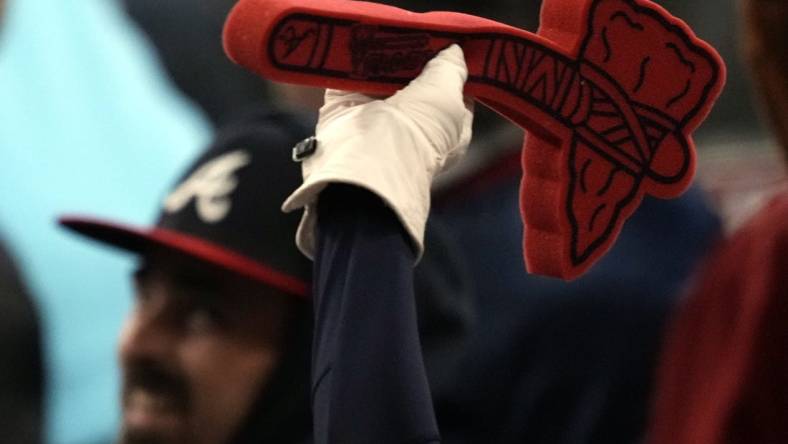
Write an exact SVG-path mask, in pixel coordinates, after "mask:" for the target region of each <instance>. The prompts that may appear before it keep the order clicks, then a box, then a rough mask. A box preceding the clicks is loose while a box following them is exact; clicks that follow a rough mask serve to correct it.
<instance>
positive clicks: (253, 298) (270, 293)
mask: <svg viewBox="0 0 788 444" xmlns="http://www.w3.org/2000/svg"><path fill="white" fill-rule="evenodd" d="M138 271H142V273H138V278H139V277H140V276H141V277H143V278H144V279H145V280H146V282H147V283H151V282H158V283H160V284H166V286H167V287H169V288H170V289H174V290H179V291H178V293H180V294H182V295H184V296H186V297H190V295H191V297H198V296H199V297H215V298H217V299H220V300H221V301H225V302H228V303H229V302H239V301H240V302H245V303H255V304H266V303H270V302H271V301H272V300H279V299H282V298H285V297H286V296H285V295H283V294H281V293H280V292H279V291H277V290H276V289H274V288H272V287H270V286H269V285H266V284H264V283H262V282H258V281H255V280H253V279H248V278H245V277H243V276H241V275H239V274H237V273H233V272H231V271H228V270H225V269H223V268H221V267H219V266H216V265H213V264H210V263H206V262H203V261H201V260H198V259H194V258H191V257H189V256H187V255H183V254H178V253H173V252H168V251H152V252H148V253H146V254H144V255H143V256H141V257H140V260H139V266H138Z"/></svg>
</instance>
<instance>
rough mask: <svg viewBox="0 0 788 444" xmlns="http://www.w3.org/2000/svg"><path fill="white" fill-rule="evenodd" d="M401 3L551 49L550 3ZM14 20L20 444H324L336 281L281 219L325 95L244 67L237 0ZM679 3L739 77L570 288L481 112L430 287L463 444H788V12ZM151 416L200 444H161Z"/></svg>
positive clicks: (8, 37)
mask: <svg viewBox="0 0 788 444" xmlns="http://www.w3.org/2000/svg"><path fill="white" fill-rule="evenodd" d="M383 2H384V3H389V4H392V5H395V6H399V7H402V8H405V9H409V10H412V11H417V12H420V11H429V10H453V11H460V12H466V13H471V14H475V15H479V16H484V17H488V18H492V19H495V20H498V21H501V22H504V23H508V24H512V25H515V26H518V27H521V28H524V29H528V30H532V31H535V30H536V29H537V26H538V17H539V7H540V2H539V1H538V0H525V1H521V2H516V1H514V0H488V1H471V0H464V1H449V0H440V1H435V0H432V1H429V2H427V1H421V0H386V1H383ZM5 3H6V4H3V2H2V1H0V10H2V11H3V13H2V18H1V19H0V23H2V25H0V240H1V241H2V246H0V247H1V248H2V249H1V250H0V253H2V254H0V442H4V443H5V442H7V443H43V442H47V443H57V444H98V443H109V442H116V441H118V437H120V442H124V443H157V442H205V443H211V442H214V443H219V442H275V443H291V442H292V443H306V442H310V441H309V437H310V433H311V420H310V418H309V408H310V404H309V402H310V387H309V374H308V371H309V361H310V350H309V346H310V344H309V340H310V338H311V336H312V330H311V329H312V326H311V324H310V316H309V313H310V307H309V302H308V297H304V296H306V295H307V294H308V290H307V289H308V287H309V284H310V280H311V271H310V269H309V262H308V261H306V259H305V258H303V257H302V256H301V255H300V254H299V253H298V251H297V250H296V249H295V246H294V244H293V238H294V236H295V229H296V225H297V223H298V217H297V216H293V215H291V216H287V217H285V216H284V215H280V213H279V206H280V205H281V202H282V201H283V200H284V197H285V196H287V193H288V192H289V191H291V190H292V189H294V188H295V187H297V186H298V184H299V183H300V169H299V168H298V166H297V165H295V164H293V163H291V162H290V161H289V155H290V148H291V147H292V146H293V145H295V144H296V143H298V142H299V141H300V140H302V139H304V138H305V137H307V136H309V135H310V134H311V133H312V131H313V128H314V124H315V121H316V118H317V110H318V108H319V106H320V104H321V103H322V98H323V96H322V93H323V91H321V90H316V89H313V88H307V87H293V86H284V85H278V84H272V83H268V82H266V81H263V80H261V79H260V78H258V77H256V76H254V75H252V74H250V73H248V72H246V71H244V70H243V69H241V68H240V67H237V66H235V65H233V64H232V63H231V62H230V61H229V60H227V58H226V56H225V55H224V52H223V49H222V46H221V30H222V24H223V22H224V19H225V17H226V16H227V14H228V12H229V10H230V8H231V7H232V6H233V4H234V1H232V0H216V1H211V2H193V1H190V0H169V1H161V0H122V1H121V0H117V1H107V0H82V1H80V2H57V1H48V0H5ZM657 3H659V4H660V5H662V6H664V7H665V8H666V9H668V10H669V11H671V12H672V13H673V14H675V15H676V16H678V17H681V18H683V19H685V20H686V21H687V22H688V23H689V24H690V26H691V27H692V28H693V29H694V30H695V32H696V33H697V35H698V36H699V37H700V38H702V39H704V40H706V41H708V42H710V43H711V44H712V45H713V46H714V47H715V48H717V49H718V50H719V52H720V53H721V55H722V57H723V59H724V60H725V62H726V65H727V67H728V82H727V85H726V87H725V90H724V92H723V95H722V96H721V98H720V100H719V102H718V104H717V106H716V107H715V108H714V110H713V112H712V114H711V115H710V116H709V119H708V120H707V122H706V123H705V124H704V125H703V126H702V127H701V128H700V129H699V131H698V132H697V133H696V139H695V140H696V144H697V146H698V152H699V155H700V159H699V171H698V180H697V181H696V184H695V185H693V187H691V188H690V190H689V191H688V192H687V193H685V194H684V195H683V196H682V197H681V198H679V199H675V200H669V201H665V200H658V199H652V198H647V199H646V200H645V201H644V202H643V205H642V207H641V208H640V209H639V210H638V212H637V213H636V214H635V215H634V216H633V217H632V218H631V219H630V220H629V222H628V223H627V224H626V225H625V227H624V229H623V230H622V232H621V236H620V238H619V240H618V242H617V243H616V245H615V246H614V247H613V249H612V250H611V251H610V252H609V253H608V254H607V256H606V257H605V258H604V259H603V260H601V261H600V262H599V263H598V264H597V265H596V266H595V267H594V268H593V269H591V271H590V272H588V273H587V274H586V275H584V276H583V277H581V278H580V279H577V280H575V281H573V282H569V283H567V282H564V281H559V280H554V279H550V278H543V277H538V276H532V275H528V274H526V272H525V270H524V268H523V259H522V250H521V242H522V240H521V239H522V238H521V236H522V232H523V226H522V222H521V219H520V208H519V205H520V203H519V187H520V180H521V174H522V173H521V169H520V149H521V145H522V139H523V133H522V130H521V129H518V128H516V127H514V126H513V125H512V124H510V123H508V122H506V121H504V120H503V119H502V118H500V117H499V116H497V115H495V114H494V113H492V112H490V111H489V110H486V109H484V108H482V107H481V106H478V107H477V112H476V113H477V114H476V121H475V123H474V139H473V141H472V143H471V147H470V152H469V154H468V156H467V158H466V159H465V160H464V163H463V164H461V165H459V166H458V167H457V168H456V169H455V170H454V171H453V172H451V173H450V174H447V175H446V176H445V177H443V178H441V179H440V180H439V181H438V182H437V183H436V185H435V187H434V193H433V210H432V213H431V217H430V220H429V223H428V228H427V237H426V241H425V244H426V252H425V256H424V258H423V259H422V261H421V262H420V263H419V265H418V267H417V269H416V272H415V278H414V285H415V290H416V295H417V301H416V302H417V311H418V323H419V331H420V340H421V343H422V346H423V349H424V360H425V364H426V368H427V375H428V378H429V383H430V388H431V392H432V397H433V402H434V405H435V411H436V415H437V419H438V424H439V426H440V429H441V433H442V438H443V441H444V442H446V443H516V442H517V443H519V442H527V443H544V444H580V443H599V444H609V443H632V444H636V443H643V442H647V443H655V444H660V443H699V444H706V443H709V444H710V443H723V442H725V443H734V442H735V443H778V442H788V428H786V427H785V425H784V424H782V423H781V417H782V416H784V415H785V414H786V413H788V405H786V403H785V402H786V401H785V400H786V399H788V393H785V391H786V390H785V388H784V387H785V382H786V381H785V378H786V374H788V373H786V372H785V370H786V369H787V367H788V360H786V358H785V354H784V353H783V351H784V346H785V345H786V340H787V339H788V329H786V328H785V327H784V325H785V324H784V322H783V321H784V319H785V317H781V315H788V309H787V308H786V306H785V302H784V300H783V301H779V300H777V299H778V296H780V295H781V296H788V223H786V222H785V221H788V218H786V217H788V203H786V198H785V196H786V194H785V191H786V173H785V164H786V163H785V157H784V152H781V148H780V147H783V148H786V147H788V102H787V101H788V62H787V61H788V46H786V45H787V43H786V42H788V33H786V31H785V30H786V29H788V6H786V5H785V3H784V2H780V1H779V0H777V1H774V0H771V1H770V0H741V1H739V2H736V1H735V0H725V2H723V3H715V4H711V3H709V2H680V1H678V0H658V1H657ZM756 92H758V93H760V94H759V95H757V94H756ZM758 97H761V98H764V97H765V100H764V99H759V98H758ZM238 146H243V147H247V148H250V151H255V150H257V151H256V152H258V153H260V154H259V157H255V158H250V157H249V156H246V157H245V155H244V154H243V153H242V152H241V151H234V148H236V147H238ZM274 148H278V149H274ZM282 153H284V157H282ZM255 156H257V154H255ZM258 163H259V165H262V166H261V167H259V168H263V169H265V168H269V169H270V171H272V173H271V174H270V176H271V177H266V178H259V177H257V176H260V175H259V174H258V175H254V174H248V175H245V173H242V171H246V170H244V169H243V168H244V167H245V166H246V165H257V164H258ZM266 171H268V170H266ZM231 174H237V179H238V180H237V181H235V182H233V181H229V182H228V180H229V179H227V177H229V176H228V175H231ZM250 184H251V185H250ZM223 187H224V188H223ZM236 188H237V189H236ZM245 190H248V191H245ZM230 192H235V193H236V194H241V193H244V198H242V199H241V198H239V200H238V201H237V202H233V207H232V211H233V212H234V213H232V215H231V216H227V217H225V215H226V213H227V212H228V211H230V209H228V208H227V207H228V205H227V204H226V201H223V200H222V199H224V198H225V197H226V196H227V193H230ZM210 193H214V194H210ZM192 202H194V204H193V205H192ZM223 202H224V203H223ZM223 205H224V206H223ZM765 206H766V210H762V208H764V207H765ZM69 214H80V215H81V214H88V215H91V216H90V217H91V218H92V217H94V216H95V217H102V218H103V217H108V218H111V219H113V220H121V221H123V224H124V225H123V226H120V225H114V224H106V223H104V222H97V220H94V219H91V218H85V217H82V216H78V217H66V218H65V219H63V216H64V215H69ZM59 219H60V220H61V222H62V223H61V224H58V220H59ZM272 220H276V222H271V221H272ZM217 221H218V222H217ZM125 224H128V225H125ZM63 225H65V226H63ZM145 226H147V227H148V228H135V227H145ZM259 227H266V232H265V233H261V232H260V231H261V230H259ZM74 232H76V233H79V234H84V235H87V236H89V237H91V238H93V239H94V240H98V241H100V242H88V241H86V239H84V238H82V237H79V236H77V235H75V233H74ZM118 233H122V234H121V235H119V234H118ZM107 243H108V244H110V245H109V247H119V248H121V249H123V250H127V251H126V253H125V254H124V253H119V252H118V251H117V250H116V249H114V248H108V247H107V245H106V244H107ZM129 252H130V253H131V254H129ZM272 270H273V271H272ZM217 294H218V295H223V297H224V299H225V300H227V301H231V302H227V303H223V304H225V305H221V306H220V304H217V303H214V302H212V301H213V300H214V299H216V298H215V296H216V295H217ZM250 294H265V295H266V297H265V299H264V300H262V301H261V300H257V299H254V300H251V299H249V298H248V295H250ZM173 295H175V296H173ZM782 299H785V298H782ZM215 312H219V314H216V313H215ZM232 322H237V325H239V326H241V327H237V328H236V327H235V326H233V327H232V328H229V327H227V325H226V324H227V323H232ZM217 325H219V326H221V329H223V330H221V332H222V333H221V335H219V334H217V333H216V331H219V329H220V327H217ZM121 330H122V332H121ZM176 331H177V334H178V335H180V336H178V337H179V338H181V337H187V336H188V335H187V333H188V334H190V335H192V336H189V337H191V338H192V339H190V340H191V341H192V342H190V343H187V342H184V343H182V344H181V343H178V342H177V340H175V339H173V338H175V336H174V335H175V333H172V332H176ZM162 332H168V333H167V335H169V336H167V335H165V333H162ZM157 334H161V335H162V336H156V335H157ZM165 336H166V340H165V339H161V338H164V337H165ZM119 338H120V340H119ZM194 338H197V339H194ZM231 339H232V341H231ZM225 340H226V341H227V342H222V341H225ZM227 344H230V345H227ZM248 356H254V359H252V358H249V357H248ZM721 369H722V370H721ZM138 387H139V388H141V389H140V390H135V389H136V388H138ZM143 389H144V390H143ZM146 390H147V391H149V392H151V393H154V394H156V393H160V394H161V396H160V397H158V398H157V397H156V396H150V395H149V394H146V393H148V392H146ZM168 403H170V404H173V405H175V404H177V406H176V407H173V406H172V405H170V404H168ZM151 406H152V407H151ZM136 408H140V409H144V408H152V409H154V410H156V409H161V410H162V411H164V410H166V409H168V408H173V409H180V410H178V411H180V412H181V413H183V414H184V415H192V416H191V422H190V423H189V424H191V427H192V429H189V430H186V431H184V432H183V433H182V434H180V435H178V433H177V431H176V432H172V433H173V435H172V436H169V435H166V434H165V435H160V436H153V435H150V436H149V435H146V434H145V433H144V432H137V431H135V429H134V420H135V419H134V415H135V409H136ZM162 421H164V425H161V427H163V428H165V429H166V428H167V423H166V418H165V419H164V420H162ZM186 428H188V427H186ZM756 431H757V434H756ZM162 437H163V438H162ZM184 437H186V438H184ZM157 439H158V440H157ZM184 439H185V440H184Z"/></svg>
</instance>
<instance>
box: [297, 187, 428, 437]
mask: <svg viewBox="0 0 788 444" xmlns="http://www.w3.org/2000/svg"><path fill="white" fill-rule="evenodd" d="M317 234H318V243H317V251H316V257H315V274H314V291H313V295H314V302H315V338H314V342H313V345H314V348H313V358H312V409H313V414H314V434H315V444H353V443H364V444H369V443H375V444H387V443H392V444H432V443H438V442H439V441H440V437H439V434H438V427H437V423H436V420H435V414H434V411H433V406H432V399H431V397H430V391H429V384H428V382H427V376H426V372H425V369H424V361H423V358H422V350H421V344H420V342H419V335H418V327H417V320H416V302H415V298H414V290H413V265H414V261H415V255H414V252H413V249H412V247H411V245H410V240H409V237H408V236H407V234H406V233H405V231H404V230H403V229H402V226H401V225H400V223H399V221H398V219H397V218H396V216H395V215H394V213H393V212H391V210H390V209H388V208H387V207H386V206H385V205H384V204H383V203H382V201H381V200H380V199H379V198H378V197H377V196H375V195H373V194H371V193H369V192H367V191H364V190H362V189H360V188H356V187H351V186H346V185H332V186H330V187H329V188H327V189H326V190H324V191H323V192H322V193H321V196H320V202H319V205H318V233H317Z"/></svg>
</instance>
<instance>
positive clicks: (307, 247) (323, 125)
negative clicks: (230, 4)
mask: <svg viewBox="0 0 788 444" xmlns="http://www.w3.org/2000/svg"><path fill="white" fill-rule="evenodd" d="M467 77H468V69H467V67H466V65H465V57H464V56H463V52H462V49H461V48H460V47H459V46H457V45H452V46H450V47H448V48H446V49H444V50H443V51H441V52H440V53H439V54H438V55H437V56H435V58H433V59H432V60H431V61H430V62H429V63H427V65H426V66H425V67H424V70H423V71H422V73H421V74H420V75H419V76H418V77H417V78H416V79H414V80H413V81H411V83H410V84H409V85H408V86H406V87H405V88H403V89H401V90H400V91H398V92H397V93H396V94H394V95H393V96H391V97H389V98H387V99H384V100H376V99H374V98H371V97H369V96H366V95H364V94H360V93H353V92H343V91H336V90H327V91H326V96H325V104H324V105H323V107H322V108H321V109H320V117H319V120H318V123H317V130H316V133H315V137H316V139H317V150H316V151H315V152H314V154H312V155H311V156H310V157H308V158H306V159H305V160H304V162H303V165H302V170H303V176H304V183H303V184H302V185H301V186H300V187H299V188H298V189H297V190H296V191H295V192H294V193H293V194H292V195H290V197H288V199H287V200H286V201H285V203H284V205H283V206H282V210H283V211H285V212H290V211H293V210H296V209H298V208H302V207H306V211H305V212H304V215H303V217H302V219H301V224H300V225H299V227H298V232H297V234H296V244H297V245H298V248H299V249H300V250H301V251H302V252H303V253H304V254H305V255H307V256H308V257H310V258H312V257H313V255H314V248H315V226H316V217H317V213H316V205H315V204H316V203H317V199H318V197H319V194H320V192H321V191H322V190H323V189H324V188H325V187H326V186H327V185H328V184H330V183H348V184H352V185H355V186H359V187H362V188H366V189H368V190H369V191H371V192H373V193H375V194H377V195H378V196H380V198H381V199H383V201H384V202H386V204H388V205H389V206H390V207H391V209H392V210H393V211H394V213H395V214H396V215H397V217H398V218H399V220H400V221H401V222H402V224H403V226H404V227H405V229H406V231H407V232H408V234H410V236H411V238H412V239H413V242H414V244H415V247H416V251H417V255H418V257H421V253H422V252H423V249H424V246H423V243H424V226H425V224H426V221H427V216H428V214H429V209H430V185H431V183H432V179H433V177H434V176H435V175H437V174H438V173H440V172H441V171H443V170H445V169H446V168H448V167H450V166H451V165H453V164H454V163H456V161H457V160H459V159H460V158H461V157H462V156H463V155H464V154H465V151H466V149H467V147H468V143H470V140H471V124H472V121H473V110H472V101H471V100H465V99H464V97H463V87H464V85H465V80H466V79H467Z"/></svg>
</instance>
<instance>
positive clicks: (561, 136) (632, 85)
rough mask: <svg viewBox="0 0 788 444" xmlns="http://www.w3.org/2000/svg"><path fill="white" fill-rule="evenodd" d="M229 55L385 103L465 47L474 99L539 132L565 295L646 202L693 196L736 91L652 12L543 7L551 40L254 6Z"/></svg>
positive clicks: (607, 5) (536, 155) (673, 25)
mask: <svg viewBox="0 0 788 444" xmlns="http://www.w3.org/2000/svg"><path fill="white" fill-rule="evenodd" d="M224 39H225V50H226V52H227V54H228V55H229V56H230V58H232V59H233V60H234V61H236V62H237V63H239V64H241V65H243V66H245V67H247V68H248V69H250V70H252V71H254V72H256V73H258V74H259V75H261V76H263V77H265V78H268V79H271V80H276V81H283V82H290V83H299V84H306V85H313V86H320V87H327V88H336V89H345V90H354V91H361V92H367V93H377V94H390V93H393V92H395V91H396V90H398V89H399V88H401V87H402V86H403V85H405V84H407V82H409V81H410V80H411V79H413V78H414V77H416V76H417V75H418V74H419V73H420V72H421V69H422V68H423V66H424V64H426V62H427V61H428V60H430V59H431V58H432V57H433V56H434V55H435V54H437V52H438V51H440V50H441V49H443V48H445V47H446V46H449V45H450V44H452V43H458V44H460V45H461V46H462V48H463V50H464V52H465V58H466V61H467V63H468V70H469V78H468V82H467V84H466V89H465V91H466V93H467V94H470V95H472V96H474V97H475V98H476V99H477V100H478V101H480V102H481V103H483V104H485V105H487V106H489V107H490V108H492V109H493V110H495V111H497V112H498V113H500V114H501V115H503V116H505V117H507V118H508V119H510V120H511V121H512V122H514V123H515V124H517V125H519V126H521V127H523V128H524V129H525V130H526V131H527V132H528V136H527V138H526V142H525V143H524V150H523V168H524V180H523V185H522V192H521V200H522V210H523V220H524V222H525V236H524V246H525V247H524V252H525V258H526V264H527V267H528V269H529V271H531V272H535V273H540V274H545V275H550V276H556V277H561V278H564V279H572V278H574V277H577V276H579V275H580V274H582V273H583V272H585V271H586V270H587V269H588V267H590V266H591V265H592V264H593V263H594V262H596V261H597V260H598V259H599V258H600V257H601V256H602V255H604V253H605V252H606V251H607V250H608V249H609V248H610V247H611V246H612V244H613V243H614V241H615V239H616V237H617V235H618V233H619V231H620V230H621V228H622V226H623V223H624V222H625V220H626V219H627V218H628V217H629V216H630V215H631V214H632V213H633V212H634V211H635V210H636V209H637V207H638V206H639V205H640V202H641V200H642V198H643V197H644V196H645V195H647V194H649V195H653V196H657V197H661V198H672V197H676V196H678V195H680V194H681V193H682V192H683V191H684V190H685V189H686V188H687V187H688V186H689V184H690V182H691V180H692V177H693V174H694V170H695V151H694V145H693V142H692V138H691V133H692V131H694V129H695V128H697V126H698V125H699V124H700V123H701V121H702V120H703V119H704V118H705V116H706V115H707V114H708V112H709V111H710V110H711V106H712V104H713V102H714V100H715V99H716V98H717V96H718V95H719V93H720V91H721V89H722V85H723V83H724V78H725V67H724V64H723V63H722V61H721V59H720V58H719V56H718V55H717V53H716V52H715V51H714V49H713V48H711V47H710V46H709V45H708V44H707V43H705V42H703V41H701V40H699V39H698V38H697V37H695V35H694V34H693V33H692V31H691V30H690V28H689V27H688V26H687V25H686V24H685V23H684V22H682V21H681V20H678V19H677V18H675V17H673V16H671V15H670V14H669V13H668V12H667V11H665V10H664V9H662V8H661V7H659V6H657V5H655V4H654V3H652V2H651V1H649V0H544V2H543V6H542V14H541V26H540V29H539V32H538V33H537V34H533V33H530V32H527V31H523V30H520V29H517V28H513V27H511V26H508V25H504V24H501V23H497V22H494V21H491V20H487V19H484V18H480V17H475V16H470V15H465V14H459V13H451V12H430V13H421V14H420V13H412V12H409V11H405V10H402V9H398V8H394V7H391V6H386V5H380V4H375V3H367V2H361V1H348V0H241V1H240V2H239V3H238V4H237V5H236V7H235V8H234V9H233V11H232V12H231V14H230V16H229V18H228V20H227V24H226V26H225V34H224Z"/></svg>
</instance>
